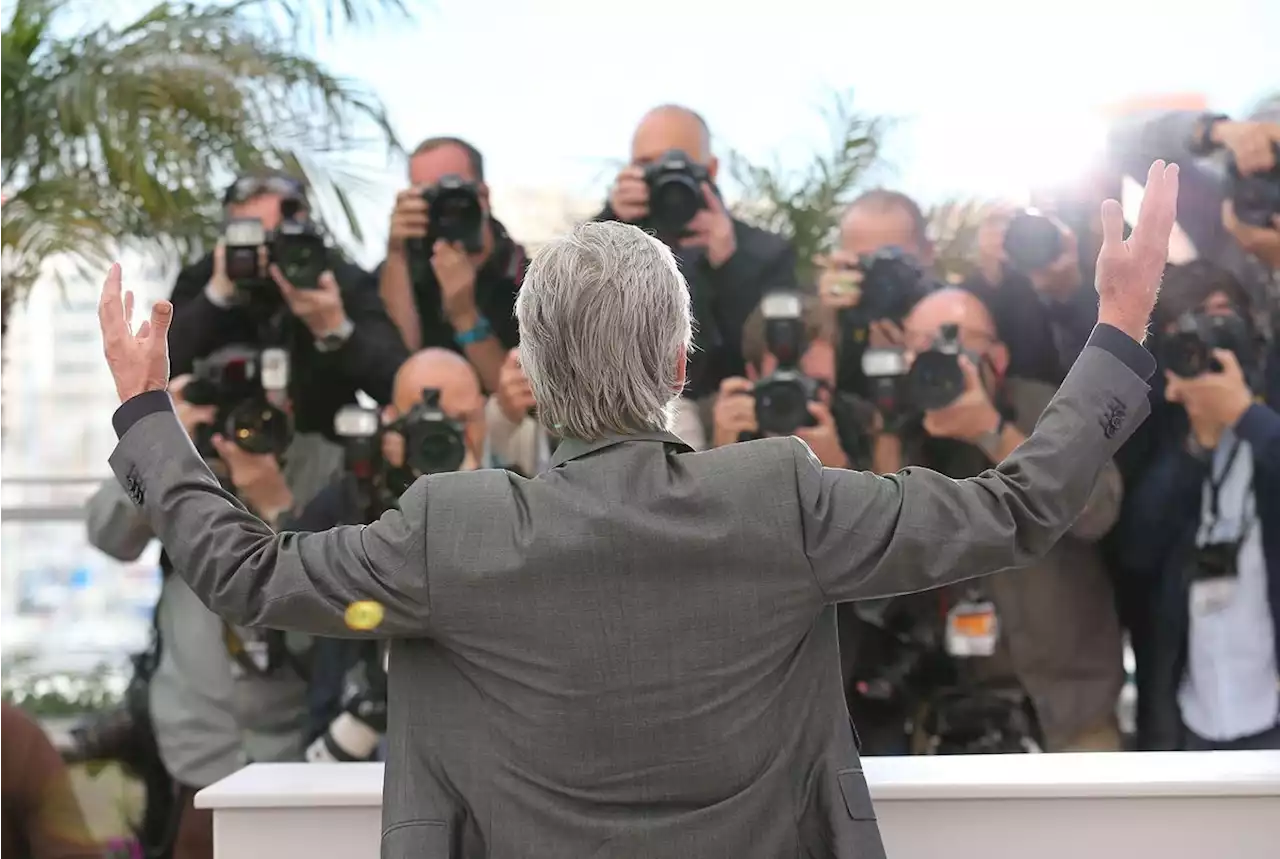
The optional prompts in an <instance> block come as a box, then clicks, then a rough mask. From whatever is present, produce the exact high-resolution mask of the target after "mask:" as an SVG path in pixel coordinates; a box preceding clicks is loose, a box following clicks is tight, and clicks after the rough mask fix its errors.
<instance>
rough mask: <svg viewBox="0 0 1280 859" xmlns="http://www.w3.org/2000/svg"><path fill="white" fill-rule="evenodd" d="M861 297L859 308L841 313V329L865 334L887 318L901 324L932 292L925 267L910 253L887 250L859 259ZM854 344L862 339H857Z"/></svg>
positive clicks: (892, 248) (895, 248)
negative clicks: (869, 328) (876, 322)
mask: <svg viewBox="0 0 1280 859" xmlns="http://www.w3.org/2000/svg"><path fill="white" fill-rule="evenodd" d="M857 270H858V272H859V273H860V275H861V277H860V280H859V284H858V289H859V291H860V292H861V297H860V298H859V299H858V304H857V306H856V307H850V308H846V309H844V310H842V311H841V312H840V315H841V317H842V327H843V328H845V329H846V334H850V333H853V332H850V331H848V329H850V328H852V329H855V331H859V332H865V331H866V329H867V328H868V327H869V326H870V325H871V323H872V322H875V321H876V320H880V319H887V320H891V321H893V322H901V321H902V320H903V319H905V318H906V316H907V314H908V313H910V312H911V308H913V307H915V306H916V303H917V302H919V301H920V299H922V298H924V297H925V296H926V295H928V294H929V293H930V292H932V291H933V284H932V283H931V282H930V280H929V278H928V276H927V275H926V274H925V271H924V268H923V267H922V266H921V265H920V263H919V261H918V260H916V258H915V257H913V256H912V255H911V254H909V253H907V252H906V251H904V250H902V249H901V248H897V247H887V248H882V249H881V250H878V251H876V252H875V253H872V254H866V255H865V256H863V257H861V258H860V259H859V260H858V264H857ZM853 339H854V341H858V340H861V339H862V338H861V337H859V336H856V334H855V336H854V338H853Z"/></svg>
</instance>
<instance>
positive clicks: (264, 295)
mask: <svg viewBox="0 0 1280 859" xmlns="http://www.w3.org/2000/svg"><path fill="white" fill-rule="evenodd" d="M305 211H306V202H305V201H304V200H302V199H301V198H298V197H286V198H284V199H282V200H281V201H280V218H281V220H280V226H278V227H277V228H276V229H275V230H274V231H271V230H268V229H266V227H264V226H263V224H262V221H261V220H260V219H258V218H232V219H230V220H228V221H227V223H226V226H225V227H224V228H223V234H222V239H223V249H224V252H225V254H226V266H227V277H228V278H230V279H231V280H232V282H234V283H235V284H236V287H237V289H238V290H239V291H241V293H242V294H244V296H245V298H246V299H247V300H248V301H249V303H250V304H251V305H252V304H262V305H270V306H272V307H275V306H278V305H279V303H280V291H279V289H277V288H276V285H275V284H274V283H272V282H271V280H270V278H269V277H268V276H267V272H266V270H265V268H264V267H263V266H262V261H263V259H264V258H265V260H266V263H267V264H268V265H270V264H272V263H274V264H275V265H277V266H279V268H280V271H281V273H282V274H283V275H284V276H285V279H286V280H288V281H289V283H291V284H293V285H294V286H295V287H297V288H298V289H315V288H316V285H317V284H318V283H319V281H320V274H321V273H322V272H324V271H325V270H326V269H328V268H329V267H330V260H329V247H328V244H327V243H326V241H325V238H324V235H323V234H322V233H321V232H320V229H319V228H318V227H317V226H316V224H315V223H314V222H313V221H312V220H311V219H310V218H309V217H307V216H306V214H305Z"/></svg>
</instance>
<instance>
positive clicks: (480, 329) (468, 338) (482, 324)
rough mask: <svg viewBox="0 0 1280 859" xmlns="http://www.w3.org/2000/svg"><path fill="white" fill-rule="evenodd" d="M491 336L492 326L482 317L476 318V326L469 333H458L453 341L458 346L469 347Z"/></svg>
mask: <svg viewBox="0 0 1280 859" xmlns="http://www.w3.org/2000/svg"><path fill="white" fill-rule="evenodd" d="M491 336H493V326H491V325H490V324H489V320H488V319H485V318H484V317H483V316H479V317H476V324H475V325H473V326H472V327H471V329H470V330H469V331H459V332H458V333H457V334H455V335H454V338H453V339H454V340H455V341H456V342H457V344H458V345H459V346H470V345H472V344H474V343H479V342H480V341H481V340H485V339H487V338H489V337H491Z"/></svg>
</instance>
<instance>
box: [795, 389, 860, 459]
mask: <svg viewBox="0 0 1280 859" xmlns="http://www.w3.org/2000/svg"><path fill="white" fill-rule="evenodd" d="M809 414H811V415H813V419H814V420H815V421H817V422H818V423H817V425H816V426H811V427H800V428H799V429H797V430H796V437H797V438H799V439H800V440H801V441H803V442H804V443H805V444H807V445H809V450H811V451H813V455H814V456H816V457H817V458H818V462H821V463H822V464H823V465H825V466H826V467H827V468H848V467H849V455H848V454H846V453H845V452H844V448H843V447H841V446H840V434H839V433H838V432H837V431H836V421H835V418H834V417H832V415H831V409H829V408H827V407H826V406H825V405H824V404H822V403H809Z"/></svg>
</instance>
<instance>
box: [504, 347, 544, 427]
mask: <svg viewBox="0 0 1280 859" xmlns="http://www.w3.org/2000/svg"><path fill="white" fill-rule="evenodd" d="M497 396H498V406H499V408H501V409H502V414H503V416H504V417H506V419H507V420H509V421H511V423H513V424H518V423H520V422H521V421H523V420H524V419H525V418H526V417H528V415H529V413H530V412H531V411H532V410H533V408H534V406H535V402H534V399H533V388H532V387H531V386H530V385H529V378H528V377H527V376H526V375H525V374H524V368H523V367H521V366H520V350H519V349H512V350H511V351H510V352H508V353H507V360H506V361H504V362H502V369H501V370H500V371H499V372H498V394H497Z"/></svg>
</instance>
